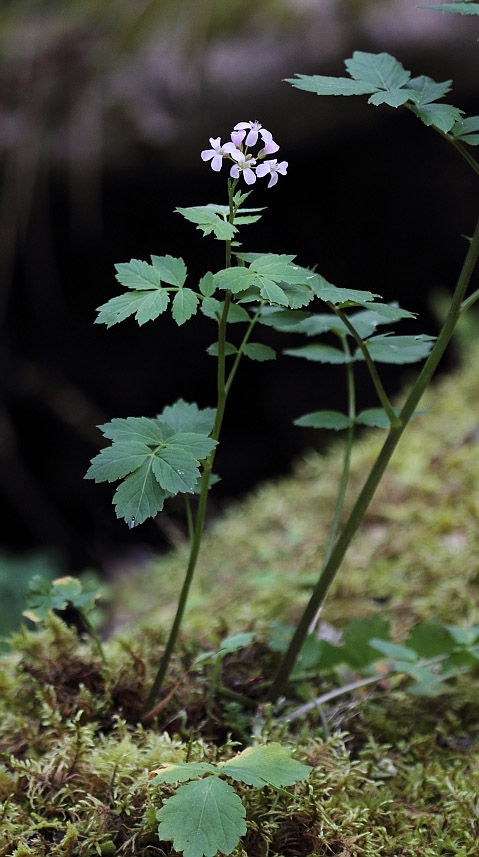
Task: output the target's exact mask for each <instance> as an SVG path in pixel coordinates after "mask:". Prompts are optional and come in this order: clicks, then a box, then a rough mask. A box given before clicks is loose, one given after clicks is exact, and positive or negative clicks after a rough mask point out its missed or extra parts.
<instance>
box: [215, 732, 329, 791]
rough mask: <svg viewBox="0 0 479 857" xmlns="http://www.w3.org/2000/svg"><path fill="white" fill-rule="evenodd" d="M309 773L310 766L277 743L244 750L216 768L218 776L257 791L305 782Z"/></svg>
mask: <svg viewBox="0 0 479 857" xmlns="http://www.w3.org/2000/svg"><path fill="white" fill-rule="evenodd" d="M312 770H313V769H312V768H311V767H310V766H309V765H303V764H302V763H301V762H297V761H296V760H295V759H292V758H291V754H290V752H289V751H288V750H287V749H286V748H285V747H282V746H281V744H277V743H276V742H272V743H270V744H263V745H259V746H257V747H247V748H246V750H243V752H242V753H238V755H237V756H235V757H234V758H233V759H228V761H227V762H223V763H221V764H219V765H218V771H220V772H221V773H223V774H226V776H228V777H231V778H232V779H233V780H239V782H242V783H246V785H248V786H255V787H256V788H262V787H263V786H265V785H267V784H270V785H272V786H275V787H281V786H292V785H294V783H297V782H299V781H301V780H305V779H306V777H308V776H309V774H310V773H311V771H312Z"/></svg>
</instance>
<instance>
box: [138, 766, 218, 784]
mask: <svg viewBox="0 0 479 857" xmlns="http://www.w3.org/2000/svg"><path fill="white" fill-rule="evenodd" d="M155 773H156V776H155V777H153V779H151V780H150V783H151V784H152V785H159V784H160V783H186V782H188V780H194V779H195V778H196V777H201V776H203V774H208V773H209V774H214V773H216V768H215V766H214V765H210V764H209V763H208V762H170V763H169V764H166V763H165V764H163V765H162V766H161V768H160V769H159V770H158V771H155Z"/></svg>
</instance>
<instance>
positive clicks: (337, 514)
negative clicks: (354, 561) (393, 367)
mask: <svg viewBox="0 0 479 857" xmlns="http://www.w3.org/2000/svg"><path fill="white" fill-rule="evenodd" d="M340 338H341V342H342V346H343V351H344V353H345V355H346V357H347V358H350V357H351V352H350V350H349V345H348V341H347V338H346V337H345V336H343V335H340ZM346 375H347V388H348V416H349V419H350V420H351V424H350V426H349V428H348V433H347V437H346V446H345V449H344V458H343V469H342V472H341V479H340V482H339V491H338V496H337V498H336V504H335V508H334V515H333V520H332V522H331V527H330V529H329V534H328V540H327V542H326V550H325V552H324V557H323V561H322V564H321V571H322V569H323V568H324V566H325V565H326V563H327V561H328V559H329V557H330V556H331V551H332V549H333V546H334V542H335V541H336V538H337V535H338V530H339V524H340V522H341V515H342V513H343V508H344V500H345V497H346V489H347V486H348V480H349V469H350V465H351V453H352V448H353V440H354V419H355V417H356V388H355V381H354V366H353V363H352V362H351V360H349V361H348V363H346ZM321 609H322V606H321V607H319V608H318V610H317V612H316V615H315V616H314V619H313V621H312V622H311V624H310V626H309V628H308V633H310V634H312V633H313V631H314V629H315V627H316V625H317V622H318V619H319V616H320V613H321Z"/></svg>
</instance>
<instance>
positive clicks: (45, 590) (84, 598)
mask: <svg viewBox="0 0 479 857" xmlns="http://www.w3.org/2000/svg"><path fill="white" fill-rule="evenodd" d="M99 598H100V593H99V592H96V591H94V592H92V591H86V592H84V591H83V586H82V583H81V581H80V580H77V578H75V577H69V576H67V577H58V578H57V579H56V580H49V579H48V578H47V577H43V576H42V575H38V574H36V575H35V576H34V577H32V579H31V581H30V591H29V593H28V595H27V596H26V597H25V601H26V604H27V606H28V608H29V609H28V610H25V611H24V613H23V615H24V616H26V618H27V619H30V620H31V621H32V622H41V621H43V619H45V617H46V615H47V613H48V611H49V610H65V608H66V607H67V606H68V605H69V604H72V605H73V607H76V609H77V610H80V611H81V612H82V613H90V612H91V610H93V608H94V607H95V604H96V602H97V600H98V599H99Z"/></svg>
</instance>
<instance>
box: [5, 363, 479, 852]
mask: <svg viewBox="0 0 479 857" xmlns="http://www.w3.org/2000/svg"><path fill="white" fill-rule="evenodd" d="M478 364H479V355H478V352H477V350H476V351H473V350H469V351H467V352H466V353H465V355H464V367H463V369H462V370H461V371H460V372H459V371H457V372H455V373H454V374H453V375H451V376H450V377H446V378H443V379H442V380H441V381H440V382H439V383H438V384H437V385H435V386H434V387H433V388H432V389H431V390H430V392H429V393H428V394H427V396H426V397H425V399H424V401H423V402H422V407H424V408H425V409H426V410H428V415H427V416H425V417H422V418H420V419H418V420H417V421H416V422H415V423H413V424H412V425H411V426H410V427H409V429H408V431H407V432H406V434H405V435H404V437H403V439H402V441H401V444H400V447H399V449H398V450H397V452H396V455H395V457H394V459H393V461H392V464H391V466H390V469H389V471H388V473H387V475H386V477H385V479H384V480H383V482H382V484H381V486H380V489H379V490H378V493H377V496H376V497H375V499H374V501H373V503H372V505H371V507H370V509H369V511H368V513H367V515H366V517H365V519H364V521H363V524H362V527H361V530H360V532H359V533H358V535H357V537H356V539H355V541H354V543H353V545H352V546H351V548H350V551H349V552H348V555H347V557H346V561H345V563H344V566H343V568H342V570H341V572H340V574H339V576H338V580H337V582H336V584H335V586H334V589H333V591H332V593H331V595H330V597H329V599H328V601H327V604H326V607H325V609H324V614H323V618H324V619H325V621H327V622H329V623H331V624H332V625H337V626H344V625H345V624H346V623H347V621H348V620H349V618H350V617H351V616H353V615H354V616H358V615H371V614H374V613H377V612H379V613H381V615H384V616H387V617H389V618H390V619H391V621H392V623H393V627H394V631H395V635H396V638H397V639H398V640H400V639H401V637H402V636H403V635H404V634H405V632H406V631H407V629H408V628H409V627H410V626H411V625H412V624H414V623H415V622H417V621H418V620H424V619H430V618H432V617H436V618H438V619H440V620H442V621H450V622H454V623H457V624H462V623H464V624H469V623H478V622H479V604H478V587H479V527H478V518H479V479H478V475H479V384H478V371H477V370H478ZM466 405H467V406H466ZM381 439H382V434H381V432H379V430H378V431H376V432H375V433H368V434H365V435H364V436H363V437H362V438H361V439H360V440H359V441H358V443H357V447H356V451H355V454H354V460H353V469H352V480H351V487H350V492H349V497H350V498H351V499H353V498H354V496H355V494H356V493H357V490H358V488H359V486H360V484H361V482H362V480H363V478H364V475H365V472H366V470H367V468H368V466H369V465H370V464H371V463H372V461H373V459H374V456H375V453H376V452H377V450H378V447H379V445H380V443H381ZM340 468H341V445H340V444H336V445H334V447H332V448H331V450H330V452H328V453H327V454H326V455H319V454H316V453H310V454H309V455H307V456H306V457H305V458H304V460H303V461H302V462H301V463H300V464H299V465H298V468H297V471H296V473H295V474H294V475H293V476H292V477H290V478H287V479H283V480H281V481H279V482H276V483H275V484H271V485H265V486H263V487H262V488H260V489H259V490H258V491H256V492H255V493H254V495H252V496H251V497H249V498H248V499H246V501H244V502H242V503H241V504H239V505H235V506H232V507H231V508H230V509H229V510H228V511H227V513H226V514H225V516H224V517H223V518H222V519H221V520H220V521H219V522H218V523H216V524H215V525H214V526H212V527H211V528H210V530H209V532H208V534H207V536H206V539H205V542H204V545H203V549H202V554H201V559H200V564H199V568H198V575H197V578H196V582H195V585H194V590H193V593H192V597H191V600H190V606H189V610H188V614H187V619H186V623H185V627H184V631H183V636H182V641H181V645H180V648H179V652H178V654H177V656H176V659H175V663H174V666H173V685H174V684H175V683H178V682H179V685H178V687H177V689H176V692H175V694H174V695H173V696H172V697H171V699H170V700H169V702H168V704H167V705H165V707H164V709H163V710H162V711H161V712H160V715H159V717H158V721H157V723H155V724H154V726H153V727H152V726H149V727H148V728H147V727H145V726H144V725H140V724H139V722H138V721H139V717H140V713H141V705H142V696H143V691H144V686H145V683H146V682H147V681H148V680H149V678H150V673H152V671H153V669H154V667H155V662H157V661H158V657H159V655H160V654H161V641H162V639H163V636H164V630H163V629H165V628H168V626H169V622H170V621H171V613H172V608H173V606H174V599H175V597H176V595H177V592H178V589H179V585H180V581H181V578H182V573H183V569H184V562H185V556H186V546H184V547H183V546H180V547H179V548H178V549H177V550H176V551H174V552H172V553H171V554H170V555H169V556H167V557H165V558H162V559H161V560H160V561H159V562H157V563H155V564H154V567H152V568H151V569H150V570H149V571H148V572H147V573H145V574H143V575H142V576H140V575H139V574H136V575H134V576H132V577H130V578H124V579H123V580H122V581H121V583H120V585H119V586H118V587H117V589H116V592H115V599H116V604H115V610H116V613H115V615H116V616H117V620H116V624H117V626H118V627H119V631H118V635H119V636H118V637H117V638H116V639H115V640H112V641H110V642H108V643H107V644H106V650H107V655H108V658H109V662H110V669H109V670H108V671H107V672H106V673H105V672H104V671H102V669H101V665H100V663H99V661H98V657H97V655H96V653H95V651H94V649H93V648H92V647H90V646H89V645H88V644H87V643H82V644H80V643H79V642H78V639H77V635H76V632H75V631H74V630H69V629H68V628H66V627H65V626H64V625H63V623H62V622H61V620H60V619H58V618H56V617H51V618H50V619H49V620H48V622H47V625H46V627H45V629H44V630H43V631H41V632H40V633H31V632H28V631H22V632H21V633H20V634H18V635H17V637H16V639H15V643H14V649H13V652H12V654H11V655H8V656H5V658H4V659H3V667H4V669H3V671H2V673H1V674H0V715H1V716H0V802H1V803H0V820H1V821H0V857H30V855H35V857H37V856H38V857H44V855H59V857H60V855H61V857H69V855H70V857H73V855H81V857H90V855H95V854H100V855H101V854H103V855H107V854H117V855H139V857H153V855H168V854H172V853H174V852H172V850H171V847H170V845H169V844H165V843H160V842H159V841H158V838H157V835H156V832H155V827H156V823H155V820H154V809H155V808H156V807H158V806H159V805H160V802H161V795H162V794H163V795H164V794H166V793H168V792H167V791H162V792H161V794H160V792H159V791H157V790H156V791H154V790H151V794H149V790H148V771H150V770H152V769H154V768H155V767H157V766H158V765H159V764H160V763H162V762H165V761H178V760H182V759H184V758H185V756H186V755H187V754H188V755H189V758H190V759H207V760H208V759H210V760H212V759H214V758H217V757H222V756H223V757H224V756H228V755H231V754H232V753H233V752H234V747H232V745H231V743H228V739H227V738H226V733H227V731H228V729H230V731H232V733H233V735H234V737H236V738H238V739H241V738H242V737H243V734H245V733H246V732H248V731H251V730H253V734H254V736H255V738H261V737H263V738H265V739H266V738H267V739H275V740H281V741H282V742H284V743H286V744H289V745H290V746H291V747H292V748H293V749H294V752H295V754H296V755H297V757H298V758H299V759H301V760H303V761H305V762H307V763H309V764H312V765H314V766H315V770H314V773H313V774H312V775H311V776H310V778H309V779H308V780H307V781H306V782H304V783H301V784H298V786H297V788H296V789H295V790H294V794H293V792H292V795H291V798H286V797H285V796H283V795H277V794H273V793H272V792H270V791H269V790H268V789H263V790H261V791H259V790H248V789H246V788H245V789H244V795H245V797H244V800H245V804H246V807H247V820H248V832H247V834H246V837H245V838H244V839H243V841H242V843H241V845H240V846H239V847H238V849H237V851H236V852H235V857H240V855H241V857H281V856H282V857H290V855H291V857H292V855H299V857H307V856H308V857H309V855H318V857H327V855H336V857H383V855H384V857H437V855H443V857H452V855H459V857H469V856H470V857H474V855H477V854H478V853H479V846H478V839H479V799H478V785H479V747H478V746H477V740H476V736H477V732H478V728H479V713H478V712H479V682H478V677H477V675H473V674H472V673H471V674H468V675H464V676H462V677H459V678H458V679H455V680H454V683H451V684H450V686H448V687H446V688H445V691H444V693H443V694H442V695H441V696H440V697H437V698H435V699H433V700H431V699H425V698H420V697H413V696H411V695H410V694H408V693H407V691H406V690H405V689H404V687H403V685H401V684H399V683H392V684H390V685H389V686H384V687H379V688H376V689H375V690H374V691H371V692H369V691H368V692H367V693H366V692H364V693H362V694H359V695H357V696H356V697H354V698H351V697H343V698H341V702H340V704H336V705H334V706H332V707H331V708H330V709H329V711H326V714H327V715H328V718H329V729H330V732H331V735H332V737H331V738H329V739H328V740H324V733H323V727H322V724H321V720H320V718H319V715H315V716H313V717H311V718H310V719H309V720H308V721H307V722H305V721H301V720H297V721H294V723H293V724H292V726H291V728H290V731H289V732H288V731H287V728H286V726H285V725H284V724H283V725H281V724H279V723H278V721H275V720H274V719H273V718H272V716H271V712H270V711H269V710H268V707H266V708H265V709H263V711H262V713H261V714H260V715H256V717H255V718H254V719H253V720H251V716H250V715H249V714H244V713H243V712H241V711H240V710H239V709H238V708H237V707H236V706H235V704H234V703H222V702H221V701H217V702H216V704H215V707H214V709H213V710H211V708H208V699H207V690H208V682H207V675H205V676H201V675H200V676H198V677H197V678H193V675H192V673H188V667H189V665H191V662H192V659H193V656H194V654H195V653H196V652H197V651H198V647H199V646H201V645H203V644H206V645H208V646H211V644H212V643H214V642H215V641H216V640H218V639H220V638H221V637H222V636H224V635H225V634H231V633H236V632H238V631H247V630H254V631H256V632H257V642H256V643H255V646H256V648H255V649H253V650H250V651H249V653H248V652H246V653H245V652H244V653H241V652H239V653H238V654H237V655H235V656H231V658H230V660H229V662H226V663H225V676H224V679H225V681H227V682H229V684H230V686H232V687H234V686H236V687H239V689H240V690H243V691H246V690H247V684H248V683H250V685H251V686H252V687H253V691H252V693H253V695H254V692H255V690H254V688H255V686H257V685H258V684H260V683H261V681H262V680H263V679H264V677H265V674H266V671H267V670H268V669H269V666H268V663H267V661H266V660H265V658H264V652H265V647H264V641H265V639H267V636H268V634H269V632H270V629H271V624H272V622H273V621H281V622H282V623H284V624H288V623H291V622H294V620H295V619H297V617H298V615H299V613H300V611H301V607H302V605H303V604H304V603H305V601H306V599H307V598H308V593H309V589H310V586H311V583H312V581H313V580H314V578H315V575H316V573H317V570H318V566H319V564H320V560H321V549H322V546H323V545H324V543H325V540H326V535H327V529H328V524H329V520H330V515H331V508H332V505H333V502H334V491H335V486H336V485H337V477H338V474H339V472H340ZM351 499H350V501H349V502H351ZM152 604H153V605H154V606H153V607H152V606H151V605H152ZM118 617H123V619H122V620H121V621H123V623H124V626H123V627H120V626H121V622H120V618H118ZM126 620H128V624H127V623H126ZM157 629H160V630H157ZM145 665H147V666H145ZM235 683H236V684H235ZM316 689H317V690H318V692H321V691H322V690H323V687H322V686H321V684H320V682H319V681H318V685H317V688H315V690H316ZM258 693H259V692H258ZM220 727H221V728H220ZM170 788H171V787H163V789H166V790H167V789H170Z"/></svg>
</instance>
